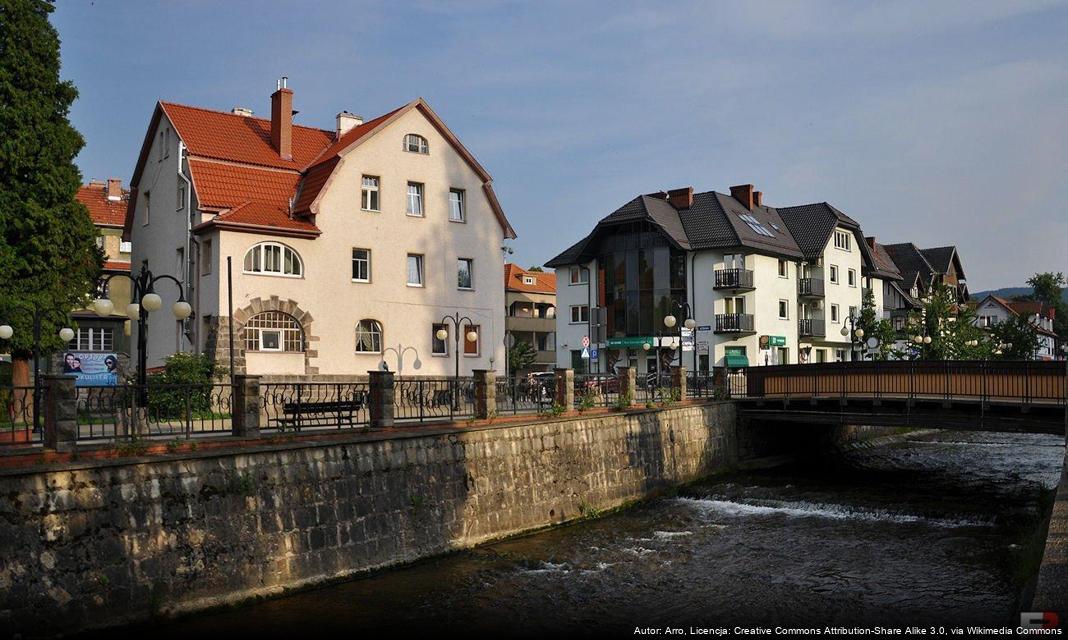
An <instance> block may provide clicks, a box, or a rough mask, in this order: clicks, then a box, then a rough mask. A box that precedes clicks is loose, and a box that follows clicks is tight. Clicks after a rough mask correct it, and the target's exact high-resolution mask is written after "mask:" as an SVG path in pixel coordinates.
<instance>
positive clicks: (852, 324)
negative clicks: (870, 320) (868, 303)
mask: <svg viewBox="0 0 1068 640" xmlns="http://www.w3.org/2000/svg"><path fill="white" fill-rule="evenodd" d="M857 319H858V318H857V317H856V316H855V315H854V314H852V313H851V314H849V326H848V327H846V326H845V325H843V326H842V335H843V336H849V353H850V354H852V353H853V352H854V351H860V350H861V349H863V348H864V346H863V344H859V345H858V343H859V341H861V340H863V339H864V329H861V328H860V327H858V326H857ZM861 359H863V354H861Z"/></svg>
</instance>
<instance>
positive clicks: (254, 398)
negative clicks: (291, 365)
mask: <svg viewBox="0 0 1068 640" xmlns="http://www.w3.org/2000/svg"><path fill="white" fill-rule="evenodd" d="M233 393H234V407H233V410H232V414H231V415H232V416H233V418H232V423H231V424H232V428H233V433H234V435H235V436H240V437H247V438H255V437H257V436H259V435H260V408H261V406H262V403H263V398H261V397H260V377H259V376H246V375H243V374H242V375H236V376H234V390H233Z"/></svg>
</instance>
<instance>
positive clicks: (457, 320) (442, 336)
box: [434, 311, 478, 410]
mask: <svg viewBox="0 0 1068 640" xmlns="http://www.w3.org/2000/svg"><path fill="white" fill-rule="evenodd" d="M450 323H451V324H452V327H453V330H452V334H453V342H454V344H455V347H454V349H453V351H454V352H455V353H454V356H455V361H456V368H455V375H454V379H453V385H454V386H453V393H452V403H453V409H454V410H459V408H460V394H459V390H460V331H461V329H460V328H461V327H462V326H463V324H464V323H466V324H467V326H468V327H470V326H472V325H473V324H475V323H474V321H472V320H471V318H468V317H467V316H461V315H460V312H459V311H457V312H456V313H454V314H453V315H451V316H449V315H446V316H444V317H442V318H441V322H439V323H438V324H441V325H444V326H443V327H442V328H440V329H438V330H437V332H435V333H434V336H435V337H437V339H438V340H441V341H442V342H445V341H446V340H448V339H449V324H450ZM464 340H466V341H467V342H477V341H478V332H476V331H475V330H473V329H468V331H467V334H466V335H464ZM465 344H466V343H465Z"/></svg>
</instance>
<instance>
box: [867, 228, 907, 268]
mask: <svg viewBox="0 0 1068 640" xmlns="http://www.w3.org/2000/svg"><path fill="white" fill-rule="evenodd" d="M864 241H865V242H866V243H867V244H868V249H869V251H870V252H871V258H872V272H873V274H874V275H875V276H880V277H884V278H901V270H900V269H898V268H897V265H896V264H894V259H893V258H891V257H890V254H889V253H887V252H886V247H884V246H883V245H881V244H879V243H878V242H876V241H875V238H873V237H868V238H864Z"/></svg>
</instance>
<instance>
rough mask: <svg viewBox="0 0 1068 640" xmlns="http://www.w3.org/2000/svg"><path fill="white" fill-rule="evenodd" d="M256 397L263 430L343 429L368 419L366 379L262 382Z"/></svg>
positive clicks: (368, 392)
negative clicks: (362, 380) (361, 380)
mask: <svg viewBox="0 0 1068 640" xmlns="http://www.w3.org/2000/svg"><path fill="white" fill-rule="evenodd" d="M260 397H261V398H262V408H261V412H262V413H261V416H260V417H261V420H260V429H261V430H263V431H290V430H292V431H302V430H305V429H322V428H328V429H330V428H336V429H344V428H354V427H366V426H368V425H370V423H371V414H370V409H369V407H368V401H369V399H370V389H369V386H368V383H366V382H285V383H263V384H261V385H260Z"/></svg>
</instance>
